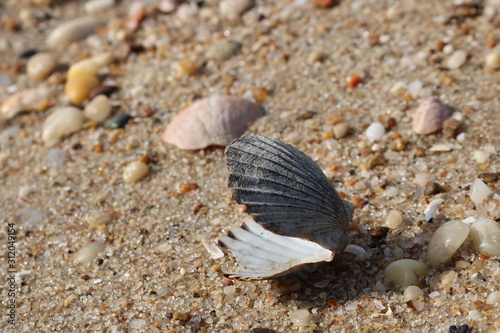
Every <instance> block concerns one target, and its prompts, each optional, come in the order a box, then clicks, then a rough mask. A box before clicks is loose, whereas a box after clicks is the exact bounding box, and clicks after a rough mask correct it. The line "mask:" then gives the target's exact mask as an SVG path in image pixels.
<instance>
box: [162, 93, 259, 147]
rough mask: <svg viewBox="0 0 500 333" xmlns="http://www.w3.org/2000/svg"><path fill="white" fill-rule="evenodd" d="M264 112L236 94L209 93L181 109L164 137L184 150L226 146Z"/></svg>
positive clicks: (166, 140)
mask: <svg viewBox="0 0 500 333" xmlns="http://www.w3.org/2000/svg"><path fill="white" fill-rule="evenodd" d="M262 115H264V110H263V109H262V108H261V107H260V106H258V105H257V104H255V103H252V102H251V101H249V100H247V99H244V98H241V97H235V96H212V97H208V98H204V99H201V100H199V101H196V102H195V103H193V104H191V105H190V106H189V107H187V108H185V109H184V110H182V111H181V112H180V113H179V114H178V115H176V116H175V117H174V118H173V119H172V121H171V122H170V123H169V124H168V126H167V128H166V129H165V132H164V133H163V140H164V141H165V142H167V143H170V144H173V145H175V146H177V148H179V149H183V150H198V149H203V148H206V147H208V146H226V145H228V144H229V143H230V142H231V141H233V140H234V139H236V138H239V137H240V136H241V135H242V134H243V133H244V132H245V130H246V129H247V126H248V125H249V124H250V123H252V122H253V121H255V119H257V118H259V117H261V116H262Z"/></svg>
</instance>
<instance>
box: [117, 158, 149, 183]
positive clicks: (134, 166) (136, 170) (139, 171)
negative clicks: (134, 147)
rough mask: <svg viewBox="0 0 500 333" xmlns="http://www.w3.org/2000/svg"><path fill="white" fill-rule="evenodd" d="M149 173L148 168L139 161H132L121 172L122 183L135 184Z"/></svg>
mask: <svg viewBox="0 0 500 333" xmlns="http://www.w3.org/2000/svg"><path fill="white" fill-rule="evenodd" d="M148 172H149V167H148V166H147V164H146V163H144V162H141V161H134V162H132V163H130V164H128V165H127V166H126V167H125V169H124V170H123V181H124V182H125V183H136V182H138V181H139V180H141V179H142V178H143V177H144V176H146V175H147V174H148Z"/></svg>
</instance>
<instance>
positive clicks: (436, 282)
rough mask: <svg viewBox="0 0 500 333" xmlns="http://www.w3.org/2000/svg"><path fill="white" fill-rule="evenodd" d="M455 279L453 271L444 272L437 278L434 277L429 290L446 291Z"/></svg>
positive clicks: (455, 273) (455, 275)
mask: <svg viewBox="0 0 500 333" xmlns="http://www.w3.org/2000/svg"><path fill="white" fill-rule="evenodd" d="M456 278H457V272H455V271H445V272H443V273H441V274H439V275H438V276H436V277H434V278H433V279H432V281H431V284H430V285H429V286H430V287H431V289H434V290H438V289H448V287H449V286H450V285H451V284H452V283H453V281H455V279H456Z"/></svg>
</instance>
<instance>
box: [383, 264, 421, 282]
mask: <svg viewBox="0 0 500 333" xmlns="http://www.w3.org/2000/svg"><path fill="white" fill-rule="evenodd" d="M427 270H428V267H427V265H426V264H425V263H423V262H421V261H418V260H413V259H401V260H396V261H394V262H392V263H390V264H389V265H388V266H387V267H386V268H385V269H384V277H385V278H386V279H387V280H389V281H392V282H394V283H395V284H398V285H401V286H409V285H415V284H418V278H419V277H422V276H424V275H425V274H426V273H427Z"/></svg>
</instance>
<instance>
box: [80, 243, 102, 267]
mask: <svg viewBox="0 0 500 333" xmlns="http://www.w3.org/2000/svg"><path fill="white" fill-rule="evenodd" d="M104 248H105V245H104V244H103V243H101V242H92V243H88V244H87V245H85V246H83V247H82V248H81V249H80V250H78V252H76V253H75V256H74V259H75V261H76V262H78V263H81V264H89V263H91V262H92V261H93V260H94V259H95V258H97V255H98V254H99V253H100V252H102V251H104Z"/></svg>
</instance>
